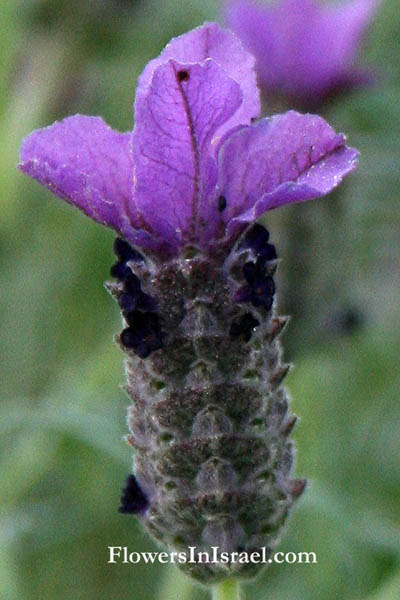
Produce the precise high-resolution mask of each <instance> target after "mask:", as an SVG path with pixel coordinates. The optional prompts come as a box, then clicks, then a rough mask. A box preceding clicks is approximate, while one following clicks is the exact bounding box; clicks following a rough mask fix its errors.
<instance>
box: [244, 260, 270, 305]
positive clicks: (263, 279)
mask: <svg viewBox="0 0 400 600" xmlns="http://www.w3.org/2000/svg"><path fill="white" fill-rule="evenodd" d="M243 275H244V278H245V279H246V281H247V285H246V286H244V287H243V288H241V289H240V290H239V291H238V293H237V295H236V299H237V301H238V302H251V303H252V304H253V306H256V307H258V306H263V307H264V308H265V309H266V310H270V308H271V306H272V302H273V296H274V294H275V283H274V280H273V278H272V277H271V275H268V274H267V268H266V265H265V262H264V260H263V259H261V258H258V259H257V261H256V262H247V263H246V264H245V265H244V267H243Z"/></svg>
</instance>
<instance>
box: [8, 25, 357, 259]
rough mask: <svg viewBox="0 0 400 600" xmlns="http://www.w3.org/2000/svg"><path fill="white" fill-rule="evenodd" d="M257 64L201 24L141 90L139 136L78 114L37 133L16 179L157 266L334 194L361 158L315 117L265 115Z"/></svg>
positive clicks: (144, 79)
mask: <svg viewBox="0 0 400 600" xmlns="http://www.w3.org/2000/svg"><path fill="white" fill-rule="evenodd" d="M259 111H260V103H259V92H258V88H257V85H256V79H255V73H254V59H253V58H252V56H251V55H250V54H248V53H247V52H246V51H245V50H244V49H243V48H242V46H241V44H240V42H239V40H238V39H237V38H236V37H235V36H234V35H233V34H232V33H230V32H228V31H224V30H221V29H220V28H219V27H218V25H216V24H214V23H208V24H205V25H204V26H203V27H200V28H198V29H195V30H194V31H191V32H189V33H187V34H185V35H183V36H181V37H179V38H176V39H174V40H172V41H171V43H170V44H168V46H167V47H166V48H165V50H164V51H163V52H162V54H161V55H160V56H159V57H158V58H157V59H155V60H153V61H151V62H150V63H149V64H148V65H147V67H146V68H145V70H144V72H143V74H142V75H141V77H140V79H139V85H138V89H137V95H136V102H135V128H134V130H133V132H132V133H123V134H122V133H119V132H116V131H113V130H112V129H110V128H109V127H108V126H107V125H106V124H105V123H104V121H102V119H100V118H99V117H87V116H82V115H75V116H73V117H69V118H67V119H64V120H63V121H61V122H56V123H54V124H53V125H51V126H50V127H47V128H45V129H40V130H37V131H34V132H33V133H32V134H31V135H29V136H28V137H27V138H26V139H25V140H24V142H23V144H22V148H21V162H20V165H19V168H20V169H21V170H22V171H24V172H25V173H26V174H28V175H30V176H31V177H33V178H34V179H37V180H38V181H39V182H40V183H42V184H43V185H45V186H46V187H48V188H49V189H50V190H51V191H52V192H53V193H54V194H56V195H57V196H59V197H61V198H63V199H64V200H66V201H67V202H70V203H71V204H74V205H75V206H77V207H78V208H79V209H81V210H82V211H83V212H85V213H86V214H87V215H88V216H89V217H91V218H92V219H94V220H95V221H98V222H99V223H102V224H104V225H107V226H109V227H112V228H113V229H115V230H116V231H117V232H118V233H119V234H120V235H121V236H122V237H123V238H125V239H126V240H127V241H128V242H129V243H130V244H131V245H135V246H138V247H141V248H144V249H145V250H147V251H150V252H151V253H153V254H155V255H159V256H164V257H165V256H168V255H173V254H177V253H179V251H180V250H181V249H182V248H184V247H185V246H188V245H191V246H197V247H198V248H200V249H202V250H203V251H211V250H212V249H213V248H214V247H215V245H216V244H217V243H221V242H223V243H225V244H227V243H229V244H231V243H233V242H234V241H235V240H236V239H237V237H238V236H239V235H240V233H241V232H242V231H243V230H244V229H245V228H246V226H247V225H248V224H249V223H250V222H252V221H254V220H256V219H257V218H258V217H260V216H261V215H262V214H263V213H264V212H265V211H267V210H270V209H272V208H276V207H278V206H281V205H284V204H289V203H294V202H301V201H304V200H310V199H311V198H316V197H319V196H323V195H325V194H327V193H328V192H330V191H331V190H332V189H333V188H334V187H335V186H336V185H338V183H340V181H341V180H342V178H343V177H344V176H345V175H346V174H347V173H349V172H350V171H352V170H353V169H354V167H355V165H356V161H357V152H356V150H354V149H352V148H348V147H347V146H346V145H345V138H344V136H343V135H341V134H336V133H335V132H334V130H333V129H332V128H331V127H330V126H329V125H328V124H327V123H326V122H325V121H324V120H323V119H322V118H320V117H318V116H314V115H309V114H307V115H301V114H299V113H296V112H293V111H291V112H288V113H286V114H283V115H277V116H274V117H272V118H269V119H262V120H259V121H257V122H254V119H255V117H257V116H258V115H259Z"/></svg>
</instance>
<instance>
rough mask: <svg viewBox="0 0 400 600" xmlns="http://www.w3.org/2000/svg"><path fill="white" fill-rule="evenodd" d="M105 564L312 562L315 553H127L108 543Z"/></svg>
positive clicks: (193, 549)
mask: <svg viewBox="0 0 400 600" xmlns="http://www.w3.org/2000/svg"><path fill="white" fill-rule="evenodd" d="M108 552H109V554H108V563H109V564H116V563H118V562H122V563H123V564H137V563H139V562H142V561H143V562H145V563H149V564H154V563H156V562H158V563H162V564H166V563H172V564H176V563H179V564H184V563H193V564H197V563H204V564H207V563H211V564H217V563H222V564H233V563H242V564H243V563H253V564H260V563H265V564H271V563H277V564H283V563H287V564H294V563H297V564H298V563H300V564H316V563H317V555H316V553H315V552H275V553H274V554H269V553H268V552H267V549H266V548H265V547H263V548H260V549H259V550H254V551H252V552H244V551H243V552H220V551H219V548H218V546H212V547H211V552H203V551H197V548H196V547H195V546H189V547H188V551H187V552H183V551H181V552H130V551H129V550H128V548H127V546H108Z"/></svg>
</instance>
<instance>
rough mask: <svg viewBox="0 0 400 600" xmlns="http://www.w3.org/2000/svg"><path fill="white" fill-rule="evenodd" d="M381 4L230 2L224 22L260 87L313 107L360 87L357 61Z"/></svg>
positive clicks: (373, 0) (367, 0)
mask: <svg viewBox="0 0 400 600" xmlns="http://www.w3.org/2000/svg"><path fill="white" fill-rule="evenodd" d="M379 2H380V0H350V1H348V2H347V3H344V4H343V3H341V4H336V5H334V6H329V5H325V4H323V2H322V1H321V0H319V1H317V0H281V1H280V2H278V3H277V4H274V5H269V6H268V5H261V4H260V3H258V2H254V0H233V1H232V2H228V3H227V8H226V18H227V22H228V25H229V26H230V27H231V28H232V29H233V31H235V33H237V35H238V36H239V37H240V39H241V40H242V42H243V44H244V45H245V47H246V48H248V49H249V50H250V51H251V52H252V53H253V54H254V56H255V57H256V60H257V73H258V76H259V78H260V83H261V84H262V85H263V86H265V87H266V88H268V89H273V90H278V91H280V92H283V93H286V94H289V95H290V96H293V97H297V98H298V99H299V100H301V101H304V102H307V103H309V104H311V103H312V102H314V103H315V102H316V101H317V100H318V98H321V97H323V96H324V94H328V93H329V92H330V91H331V90H333V89H335V88H337V87H338V86H340V85H345V84H347V85H351V84H353V85H357V84H360V83H361V82H362V81H363V77H362V72H361V71H359V70H358V69H357V68H356V67H355V66H354V61H355V56H356V53H357V51H358V49H359V45H360V43H361V38H362V36H363V34H364V33H365V30H366V28H367V26H368V24H369V22H370V20H371V18H372V15H373V13H374V11H375V10H376V8H377V6H378V4H379Z"/></svg>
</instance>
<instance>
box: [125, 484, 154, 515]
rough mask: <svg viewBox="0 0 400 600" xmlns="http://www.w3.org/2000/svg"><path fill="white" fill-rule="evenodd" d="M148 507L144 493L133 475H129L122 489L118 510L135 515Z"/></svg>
mask: <svg viewBox="0 0 400 600" xmlns="http://www.w3.org/2000/svg"><path fill="white" fill-rule="evenodd" d="M148 507H149V501H148V499H147V496H146V494H145V493H144V492H143V490H142V488H141V487H140V485H139V484H138V482H137V479H136V477H135V476H134V475H129V477H127V479H126V482H125V487H124V489H123V490H122V497H121V506H120V507H119V509H118V512H120V513H122V514H130V515H136V514H138V513H143V512H145V511H146V510H147V508H148Z"/></svg>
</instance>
